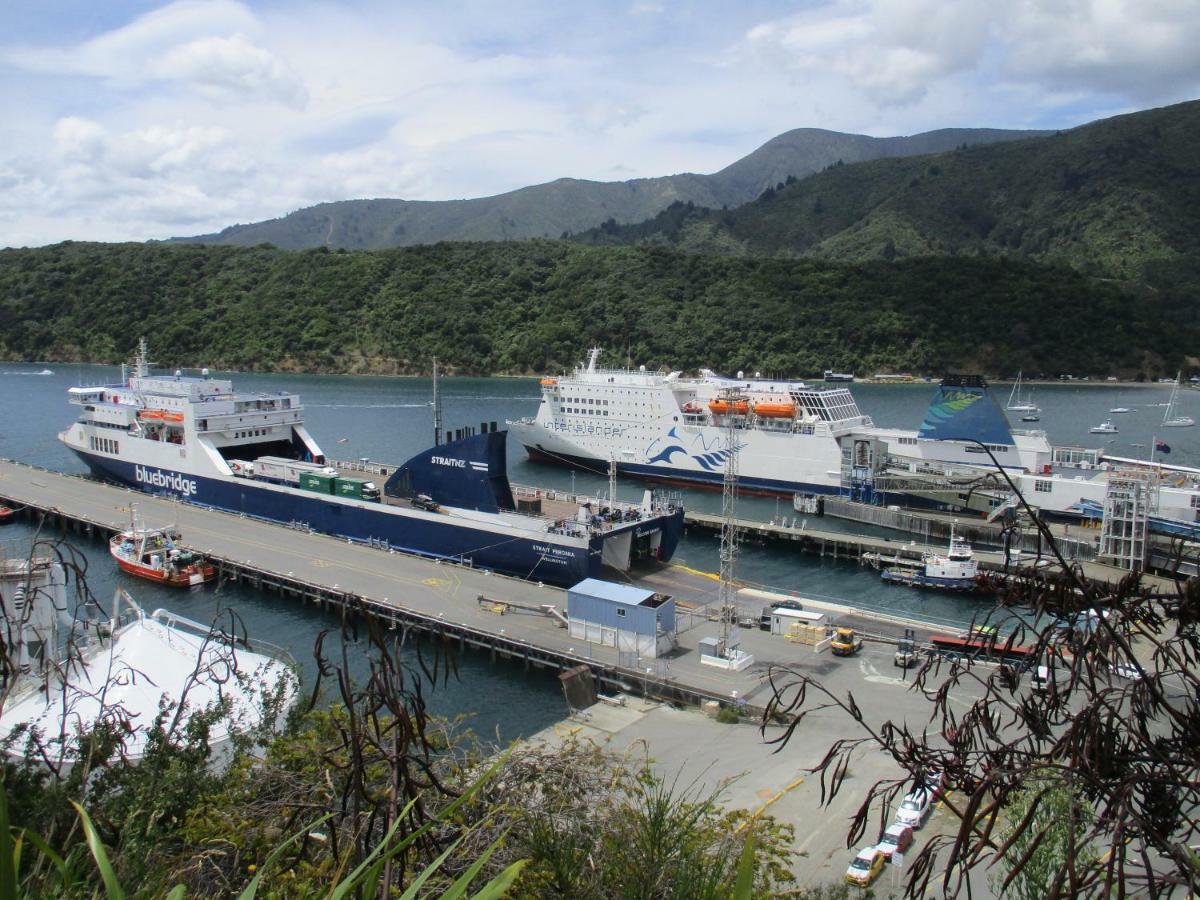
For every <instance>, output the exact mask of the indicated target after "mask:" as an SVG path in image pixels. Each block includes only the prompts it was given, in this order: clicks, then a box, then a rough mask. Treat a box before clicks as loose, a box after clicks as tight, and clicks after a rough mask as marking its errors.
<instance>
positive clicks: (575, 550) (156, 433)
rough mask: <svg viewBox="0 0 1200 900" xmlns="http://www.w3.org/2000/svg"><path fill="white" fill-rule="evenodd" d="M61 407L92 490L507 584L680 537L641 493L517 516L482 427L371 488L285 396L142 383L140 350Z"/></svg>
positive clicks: (191, 379)
mask: <svg viewBox="0 0 1200 900" xmlns="http://www.w3.org/2000/svg"><path fill="white" fill-rule="evenodd" d="M70 400H71V402H72V403H74V404H76V405H78V406H79V407H80V415H79V418H78V420H77V421H76V422H75V423H74V424H72V425H71V426H70V427H69V428H67V429H66V430H65V431H63V432H62V433H61V434H60V435H59V439H60V440H62V441H63V443H64V444H66V445H67V446H68V447H69V448H70V449H71V450H73V451H74V452H75V453H76V454H77V455H78V456H79V457H80V458H81V459H83V461H84V462H85V463H86V464H87V465H88V467H89V468H90V469H91V470H92V471H93V472H94V473H95V474H96V475H98V476H100V477H103V478H105V479H108V480H113V481H117V482H120V483H123V484H128V485H130V486H132V487H135V488H138V489H140V490H143V491H147V492H149V493H153V494H162V495H167V496H172V497H176V498H179V499H181V500H185V501H187V502H191V503H197V504H201V505H204V506H210V507H215V508H218V509H225V510H230V511H233V512H237V513H243V514H245V515H249V516H254V517H257V518H262V519H268V520H271V521H276V522H284V523H288V524H292V525H294V526H296V527H304V528H308V529H311V530H313V531H318V532H322V533H327V534H334V535H338V536H341V537H347V538H351V539H354V540H362V541H369V542H371V543H373V544H376V545H380V546H386V547H389V548H391V549H396V550H401V551H406V552H411V553H417V554H420V555H423V556H429V557H433V558H438V559H448V560H453V561H456V562H461V563H464V564H470V565H474V566H477V567H482V568H487V569H493V570H496V571H500V572H503V573H505V574H510V575H516V576H518V577H523V578H530V579H534V580H538V581H547V582H552V583H556V584H574V583H575V582H577V581H580V580H582V579H583V578H587V577H592V576H595V575H598V574H599V573H600V567H601V565H602V564H603V565H609V566H612V567H615V568H618V569H627V568H629V566H630V565H631V563H632V562H633V561H635V560H637V559H640V558H651V559H662V560H666V559H669V558H670V557H671V555H672V554H673V553H674V550H675V546H676V543H677V542H678V539H679V535H680V533H681V531H682V524H683V522H682V519H683V511H682V508H681V507H679V506H678V504H676V503H675V502H674V501H662V502H660V500H659V498H658V497H657V496H656V495H654V494H652V493H651V492H649V491H647V492H646V493H645V495H644V497H643V500H642V502H641V503H624V502H621V501H612V500H609V499H600V498H580V497H572V498H570V500H569V501H567V502H558V503H557V504H556V505H552V506H550V508H549V509H543V504H542V503H541V502H540V500H541V498H540V497H538V498H533V499H530V500H528V502H523V503H522V504H520V505H518V503H517V502H516V499H515V498H514V496H513V492H512V490H511V487H510V486H509V483H508V477H507V472H506V457H505V433H504V432H503V431H499V430H498V429H497V428H496V425H495V423H490V425H489V424H487V423H485V424H484V426H482V427H481V428H480V429H479V430H478V431H476V430H474V429H461V430H460V431H459V433H458V435H457V439H456V440H454V441H449V442H446V443H442V444H440V445H437V446H435V447H432V448H430V449H429V450H427V451H425V452H423V453H420V454H418V455H417V456H414V457H413V458H412V459H410V460H409V461H408V462H406V463H405V464H403V465H402V466H399V467H394V466H378V465H377V466H375V467H374V468H375V470H376V471H379V472H387V473H388V474H389V475H390V477H389V478H388V479H387V481H386V483H385V484H384V485H383V489H382V490H380V486H379V485H377V484H375V483H374V482H373V481H372V480H370V479H369V478H363V477H361V475H360V472H359V471H352V470H350V467H349V466H347V465H343V464H339V463H338V462H336V461H334V460H330V459H328V458H327V457H326V456H325V454H324V453H323V451H322V450H321V448H320V446H319V445H318V444H317V442H316V441H315V440H314V439H313V437H312V436H311V435H310V434H309V433H308V431H307V430H306V429H305V427H304V421H303V407H302V405H301V403H300V398H299V397H298V396H297V395H295V394H292V393H289V392H286V391H280V392H266V393H263V392H239V391H236V390H235V389H234V386H233V383H232V382H231V381H229V380H226V379H218V378H211V377H209V374H208V371H207V370H204V371H203V372H202V374H201V375H200V376H199V377H196V376H189V375H184V374H183V373H182V372H176V373H175V374H174V375H156V374H152V373H151V371H150V366H149V363H148V361H147V357H146V349H145V344H144V342H143V343H142V344H141V345H140V346H139V352H138V355H137V357H136V359H135V361H134V365H133V370H132V373H131V374H130V376H129V377H128V378H127V379H123V381H122V382H121V383H120V384H116V385H105V386H97V387H75V388H71V389H70ZM353 468H354V469H355V470H357V469H360V468H361V466H360V464H354V467H353ZM535 501H537V502H535Z"/></svg>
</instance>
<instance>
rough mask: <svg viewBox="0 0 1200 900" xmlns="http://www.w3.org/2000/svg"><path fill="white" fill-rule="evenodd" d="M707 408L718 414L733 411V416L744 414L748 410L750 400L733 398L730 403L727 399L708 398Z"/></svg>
mask: <svg viewBox="0 0 1200 900" xmlns="http://www.w3.org/2000/svg"><path fill="white" fill-rule="evenodd" d="M708 408H709V409H710V410H711V411H712V412H714V413H716V414H717V415H719V416H720V415H725V414H726V413H733V414H734V415H735V416H744V415H746V413H748V412H750V402H749V401H748V400H734V401H733V402H732V403H730V402H729V401H728V400H709V401H708Z"/></svg>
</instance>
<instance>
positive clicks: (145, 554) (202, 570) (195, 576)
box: [108, 516, 217, 587]
mask: <svg viewBox="0 0 1200 900" xmlns="http://www.w3.org/2000/svg"><path fill="white" fill-rule="evenodd" d="M178 540H179V532H177V531H174V530H172V529H169V528H141V527H139V526H138V525H137V521H136V516H135V521H134V522H133V523H132V525H131V527H130V529H129V530H128V531H122V532H121V533H120V534H117V535H114V536H113V538H112V540H110V541H109V542H108V552H109V553H110V554H112V558H113V559H115V560H116V561H117V565H118V566H120V567H121V571H122V572H126V573H128V574H129V575H136V576H137V577H138V578H145V579H146V580H147V581H155V582H158V583H159V584H165V585H169V586H170V587H190V586H191V585H193V584H204V583H205V582H206V581H211V580H212V579H213V577H214V576H215V575H216V574H217V570H216V568H215V567H214V566H212V565H211V564H210V563H208V562H206V561H205V560H204V558H203V557H201V556H197V555H196V554H195V553H192V552H191V551H190V550H184V549H183V548H181V547H177V546H175V544H176V542H177V541H178Z"/></svg>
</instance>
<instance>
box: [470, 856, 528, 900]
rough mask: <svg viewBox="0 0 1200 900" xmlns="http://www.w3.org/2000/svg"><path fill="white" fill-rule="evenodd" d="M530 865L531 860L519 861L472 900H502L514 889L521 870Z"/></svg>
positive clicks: (485, 886) (481, 889) (483, 888)
mask: <svg viewBox="0 0 1200 900" xmlns="http://www.w3.org/2000/svg"><path fill="white" fill-rule="evenodd" d="M527 865H529V860H527V859H518V860H517V861H516V862H515V863H513V864H512V865H511V866H509V867H508V868H507V869H505V870H504V871H503V872H501V873H500V874H499V875H497V876H496V877H495V878H493V879H492V880H491V881H489V882H488V883H487V884H485V885H484V886H483V887H482V888H480V889H479V892H478V893H476V894H474V895H473V897H472V900H500V898H501V897H503V896H504V895H505V894H507V893H508V889H509V888H510V887H512V884H513V882H514V881H516V880H517V876H518V875H520V874H521V870H522V869H524V868H525V867H526V866H527Z"/></svg>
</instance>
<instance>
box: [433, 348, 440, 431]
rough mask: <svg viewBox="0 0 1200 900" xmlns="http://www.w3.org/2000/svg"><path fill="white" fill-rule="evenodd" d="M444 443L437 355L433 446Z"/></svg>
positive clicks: (435, 359) (434, 385)
mask: <svg viewBox="0 0 1200 900" xmlns="http://www.w3.org/2000/svg"><path fill="white" fill-rule="evenodd" d="M441 443H442V395H441V394H440V393H438V367H437V357H436V356H435V357H434V358H433V446H435V447H437V446H440V445H441Z"/></svg>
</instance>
